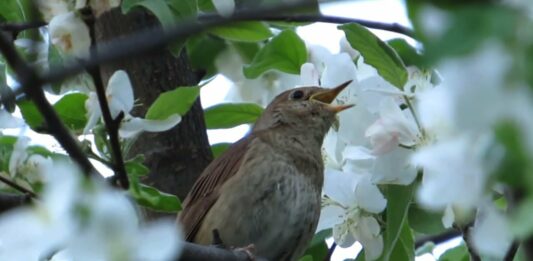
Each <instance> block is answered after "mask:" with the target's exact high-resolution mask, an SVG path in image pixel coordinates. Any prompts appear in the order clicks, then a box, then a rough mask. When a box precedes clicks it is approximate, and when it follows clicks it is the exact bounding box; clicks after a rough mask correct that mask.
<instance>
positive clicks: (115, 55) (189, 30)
mask: <svg viewBox="0 0 533 261" xmlns="http://www.w3.org/2000/svg"><path fill="white" fill-rule="evenodd" d="M308 4H309V1H305V0H303V1H296V2H290V3H288V4H283V5H277V6H274V7H267V8H255V9H249V10H245V11H241V12H237V13H235V14H234V15H233V16H232V17H229V18H225V17H217V18H213V19H210V20H209V21H205V22H202V23H199V22H198V21H197V20H194V19H193V20H188V21H184V22H182V23H180V24H177V25H175V26H173V27H171V28H170V29H169V30H167V31H165V32H163V31H162V30H161V28H159V27H155V28H151V29H146V30H143V31H140V32H138V33H135V34H133V35H131V36H129V37H124V38H121V39H117V40H113V41H109V42H107V43H104V44H102V45H101V46H100V47H99V48H98V52H97V55H95V56H93V57H91V59H89V60H87V61H83V62H80V63H73V64H70V65H69V66H68V67H63V68H61V67H59V68H56V69H55V70H51V71H50V72H49V73H47V74H45V75H44V76H43V80H44V81H45V82H47V83H54V82H58V81H61V80H63V79H65V78H67V77H69V76H72V75H74V74H77V73H80V72H82V71H83V70H85V69H86V68H90V67H92V66H95V65H98V64H104V63H108V62H112V61H116V60H120V59H128V58H131V57H132V56H133V54H135V57H138V56H139V55H142V54H147V53H148V52H150V51H152V50H155V49H157V48H164V46H165V44H167V43H170V42H173V41H175V40H176V39H184V38H186V37H188V36H191V35H194V34H197V33H200V32H202V31H205V30H207V29H209V28H212V27H215V26H220V25H224V24H228V23H231V22H235V21H245V20H262V18H263V17H269V16H271V14H273V13H279V12H281V11H287V10H291V9H296V8H301V7H305V6H306V5H308Z"/></svg>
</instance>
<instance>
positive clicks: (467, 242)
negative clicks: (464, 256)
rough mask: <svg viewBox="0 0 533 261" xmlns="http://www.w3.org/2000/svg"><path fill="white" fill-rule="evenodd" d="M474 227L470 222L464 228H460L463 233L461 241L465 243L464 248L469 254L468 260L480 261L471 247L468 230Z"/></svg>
mask: <svg viewBox="0 0 533 261" xmlns="http://www.w3.org/2000/svg"><path fill="white" fill-rule="evenodd" d="M473 225H474V222H471V223H469V224H467V225H465V226H464V227H460V228H459V229H461V231H462V232H463V240H464V241H465V245H466V248H467V249H468V253H469V254H470V260H471V261H481V257H480V256H479V254H478V253H477V252H476V250H475V249H474V246H473V245H472V239H471V238H470V233H471V231H470V229H471V228H472V226H473Z"/></svg>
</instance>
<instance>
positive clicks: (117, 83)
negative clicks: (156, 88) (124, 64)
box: [106, 70, 133, 118]
mask: <svg viewBox="0 0 533 261" xmlns="http://www.w3.org/2000/svg"><path fill="white" fill-rule="evenodd" d="M106 96H107V102H108V103H109V110H110V111H111V116H112V117H113V118H115V117H117V116H118V114H119V113H120V112H124V113H125V114H127V113H129V112H130V111H131V109H133V88H132V85H131V82H130V78H129V77H128V74H127V73H126V72H125V71H123V70H118V71H116V72H115V73H113V75H112V76H111V78H109V82H108V83H107V89H106Z"/></svg>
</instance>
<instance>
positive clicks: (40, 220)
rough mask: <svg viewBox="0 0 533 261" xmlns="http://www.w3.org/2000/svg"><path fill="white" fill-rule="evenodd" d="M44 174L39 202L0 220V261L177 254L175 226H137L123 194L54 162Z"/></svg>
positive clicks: (159, 257) (164, 257) (146, 257)
mask: <svg viewBox="0 0 533 261" xmlns="http://www.w3.org/2000/svg"><path fill="white" fill-rule="evenodd" d="M44 176H45V178H46V179H47V183H46V184H47V185H46V186H45V190H44V192H43V194H42V197H41V199H42V200H41V201H39V202H36V205H35V206H34V207H21V208H18V209H15V210H12V211H10V212H7V213H6V214H4V215H2V216H0V230H1V231H2V234H0V259H1V260H40V259H42V258H45V257H47V256H49V255H52V254H54V252H55V251H58V250H59V253H57V254H56V255H57V257H56V256H54V257H52V260H170V259H172V258H175V257H176V256H177V255H178V254H179V251H180V248H181V244H180V239H179V238H180V231H179V229H178V228H176V225H175V222H172V221H161V222H158V223H154V224H144V225H140V224H139V220H138V217H137V213H136V210H135V208H134V206H133V205H132V203H131V202H130V201H129V200H128V199H127V197H126V196H125V194H124V193H123V192H119V191H115V190H112V189H110V188H108V187H107V186H106V185H105V184H104V183H101V182H97V181H87V180H83V179H82V178H81V174H80V173H79V172H78V171H77V170H76V169H75V168H74V167H73V166H72V165H66V164H65V163H58V164H56V165H54V166H51V167H49V168H46V169H45V171H44ZM87 182H90V183H91V184H87Z"/></svg>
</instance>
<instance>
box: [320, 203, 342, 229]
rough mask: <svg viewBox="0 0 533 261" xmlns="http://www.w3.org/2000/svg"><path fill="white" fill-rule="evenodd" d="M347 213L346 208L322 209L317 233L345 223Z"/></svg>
mask: <svg viewBox="0 0 533 261" xmlns="http://www.w3.org/2000/svg"><path fill="white" fill-rule="evenodd" d="M345 212H346V210H345V209H344V208H341V207H339V206H336V205H326V206H324V207H322V210H321V211H320V219H319V220H318V226H317V228H316V232H320V231H322V230H324V229H328V228H332V227H333V226H335V225H337V224H341V223H342V222H344V215H345Z"/></svg>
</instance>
